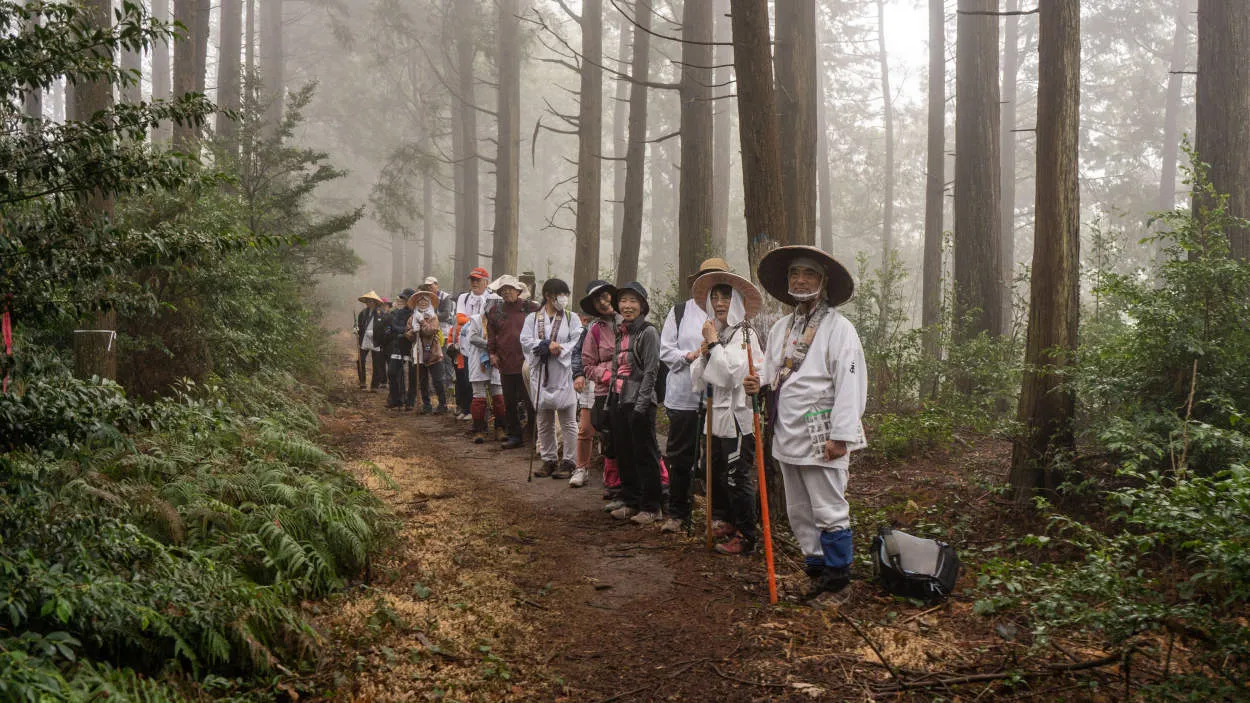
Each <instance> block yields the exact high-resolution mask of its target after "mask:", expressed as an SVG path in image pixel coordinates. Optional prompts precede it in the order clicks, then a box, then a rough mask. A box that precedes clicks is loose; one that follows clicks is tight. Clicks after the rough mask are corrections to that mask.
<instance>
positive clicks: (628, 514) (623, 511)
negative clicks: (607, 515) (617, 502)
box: [612, 505, 638, 520]
mask: <svg viewBox="0 0 1250 703" xmlns="http://www.w3.org/2000/svg"><path fill="white" fill-rule="evenodd" d="M637 514H638V511H637V510H634V509H633V508H631V507H629V506H628V505H625V506H621V507H619V508H617V509H616V510H613V511H612V517H614V518H616V519H617V520H629V519H631V518H632V517H634V516H635V515H637Z"/></svg>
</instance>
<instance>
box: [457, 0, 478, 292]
mask: <svg viewBox="0 0 1250 703" xmlns="http://www.w3.org/2000/svg"><path fill="white" fill-rule="evenodd" d="M458 9H459V14H460V19H459V21H458V25H459V27H458V30H459V35H458V37H457V41H456V75H457V76H458V77H459V85H458V86H457V91H458V92H459V93H460V99H461V100H463V101H464V103H463V104H462V105H461V106H460V107H461V111H460V118H459V120H458V121H457V122H458V124H459V125H460V143H461V146H463V147H464V156H463V158H462V161H463V163H462V166H463V178H464V183H463V184H462V187H463V191H464V202H463V206H464V222H463V224H464V227H463V229H461V230H460V238H461V248H462V250H463V252H462V256H461V259H460V262H461V266H462V267H463V271H462V273H461V275H460V276H459V277H458V279H459V280H460V281H463V280H464V279H465V277H466V276H468V274H469V271H470V270H471V269H473V268H475V267H476V266H477V265H478V252H479V249H480V247H479V241H478V240H479V237H480V236H481V229H482V226H481V211H480V210H479V208H480V207H481V204H480V203H479V202H478V200H479V198H480V190H479V189H480V183H479V180H478V178H479V176H478V159H477V148H478V135H477V110H476V109H475V108H474V105H476V104H477V97H476V89H475V81H474V78H473V76H474V74H473V64H474V62H475V61H476V59H477V9H478V8H477V3H475V2H464V1H463V0H461V1H460V2H459V4H458Z"/></svg>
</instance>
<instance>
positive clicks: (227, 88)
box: [217, 0, 243, 153]
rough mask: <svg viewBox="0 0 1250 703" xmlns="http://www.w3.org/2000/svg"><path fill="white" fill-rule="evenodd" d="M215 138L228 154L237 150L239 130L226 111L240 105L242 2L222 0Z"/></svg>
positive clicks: (218, 44)
mask: <svg viewBox="0 0 1250 703" xmlns="http://www.w3.org/2000/svg"><path fill="white" fill-rule="evenodd" d="M217 46H218V47H219V48H218V51H217V107H218V108H219V109H220V110H221V112H218V113H217V136H218V138H220V139H221V140H222V141H223V142H224V143H225V144H226V145H227V148H228V149H229V151H230V152H231V153H234V152H235V151H236V147H235V144H234V142H235V138H236V135H237V134H238V129H237V128H236V127H235V122H234V120H233V119H231V118H230V117H228V116H227V115H226V113H225V111H227V110H229V111H232V112H238V110H239V107H241V105H242V101H241V91H240V88H239V85H240V84H239V80H240V78H241V76H242V72H241V66H240V65H239V64H240V61H241V60H242V58H243V57H242V50H243V0H221V37H220V39H219V41H218V43H217Z"/></svg>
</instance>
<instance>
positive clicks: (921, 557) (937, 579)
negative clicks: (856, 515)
mask: <svg viewBox="0 0 1250 703" xmlns="http://www.w3.org/2000/svg"><path fill="white" fill-rule="evenodd" d="M872 567H873V573H874V575H875V576H876V578H877V580H878V581H879V582H880V583H881V585H882V586H884V587H885V590H887V591H889V592H890V593H892V594H894V595H896V596H903V597H905V598H915V599H917V600H922V601H925V602H926V603H932V602H935V601H939V600H942V599H943V598H945V597H946V596H949V595H950V594H951V591H953V590H954V589H955V580H956V579H958V578H959V556H958V555H956V554H955V548H954V547H952V546H950V545H949V544H946V543H945V542H938V541H937V540H932V539H924V538H921V537H914V536H912V535H909V534H907V533H906V532H900V531H898V530H894V529H891V528H889V527H882V528H880V529H879V530H877V536H876V537H873V538H872Z"/></svg>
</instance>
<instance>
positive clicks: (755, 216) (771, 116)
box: [730, 0, 788, 278]
mask: <svg viewBox="0 0 1250 703" xmlns="http://www.w3.org/2000/svg"><path fill="white" fill-rule="evenodd" d="M730 7H731V8H732V10H731V12H732V19H733V44H734V75H735V76H737V78H738V82H737V85H738V140H739V143H740V144H741V145H742V192H743V197H744V200H745V207H746V221H747V257H748V258H749V259H750V261H751V276H752V278H754V277H755V275H756V270H757V267H758V265H759V262H760V259H761V258H762V257H763V256H764V254H766V253H768V251H769V250H770V249H772V248H773V247H775V246H776V242H777V238H778V237H781V238H782V239H783V240H784V239H785V238H786V237H788V234H787V232H788V230H787V229H786V210H785V205H784V204H783V202H784V201H783V196H782V188H781V149H780V145H779V141H778V125H777V101H776V96H775V95H774V93H773V72H772V55H771V53H770V52H769V48H768V47H769V43H770V39H769V28H768V0H730Z"/></svg>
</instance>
